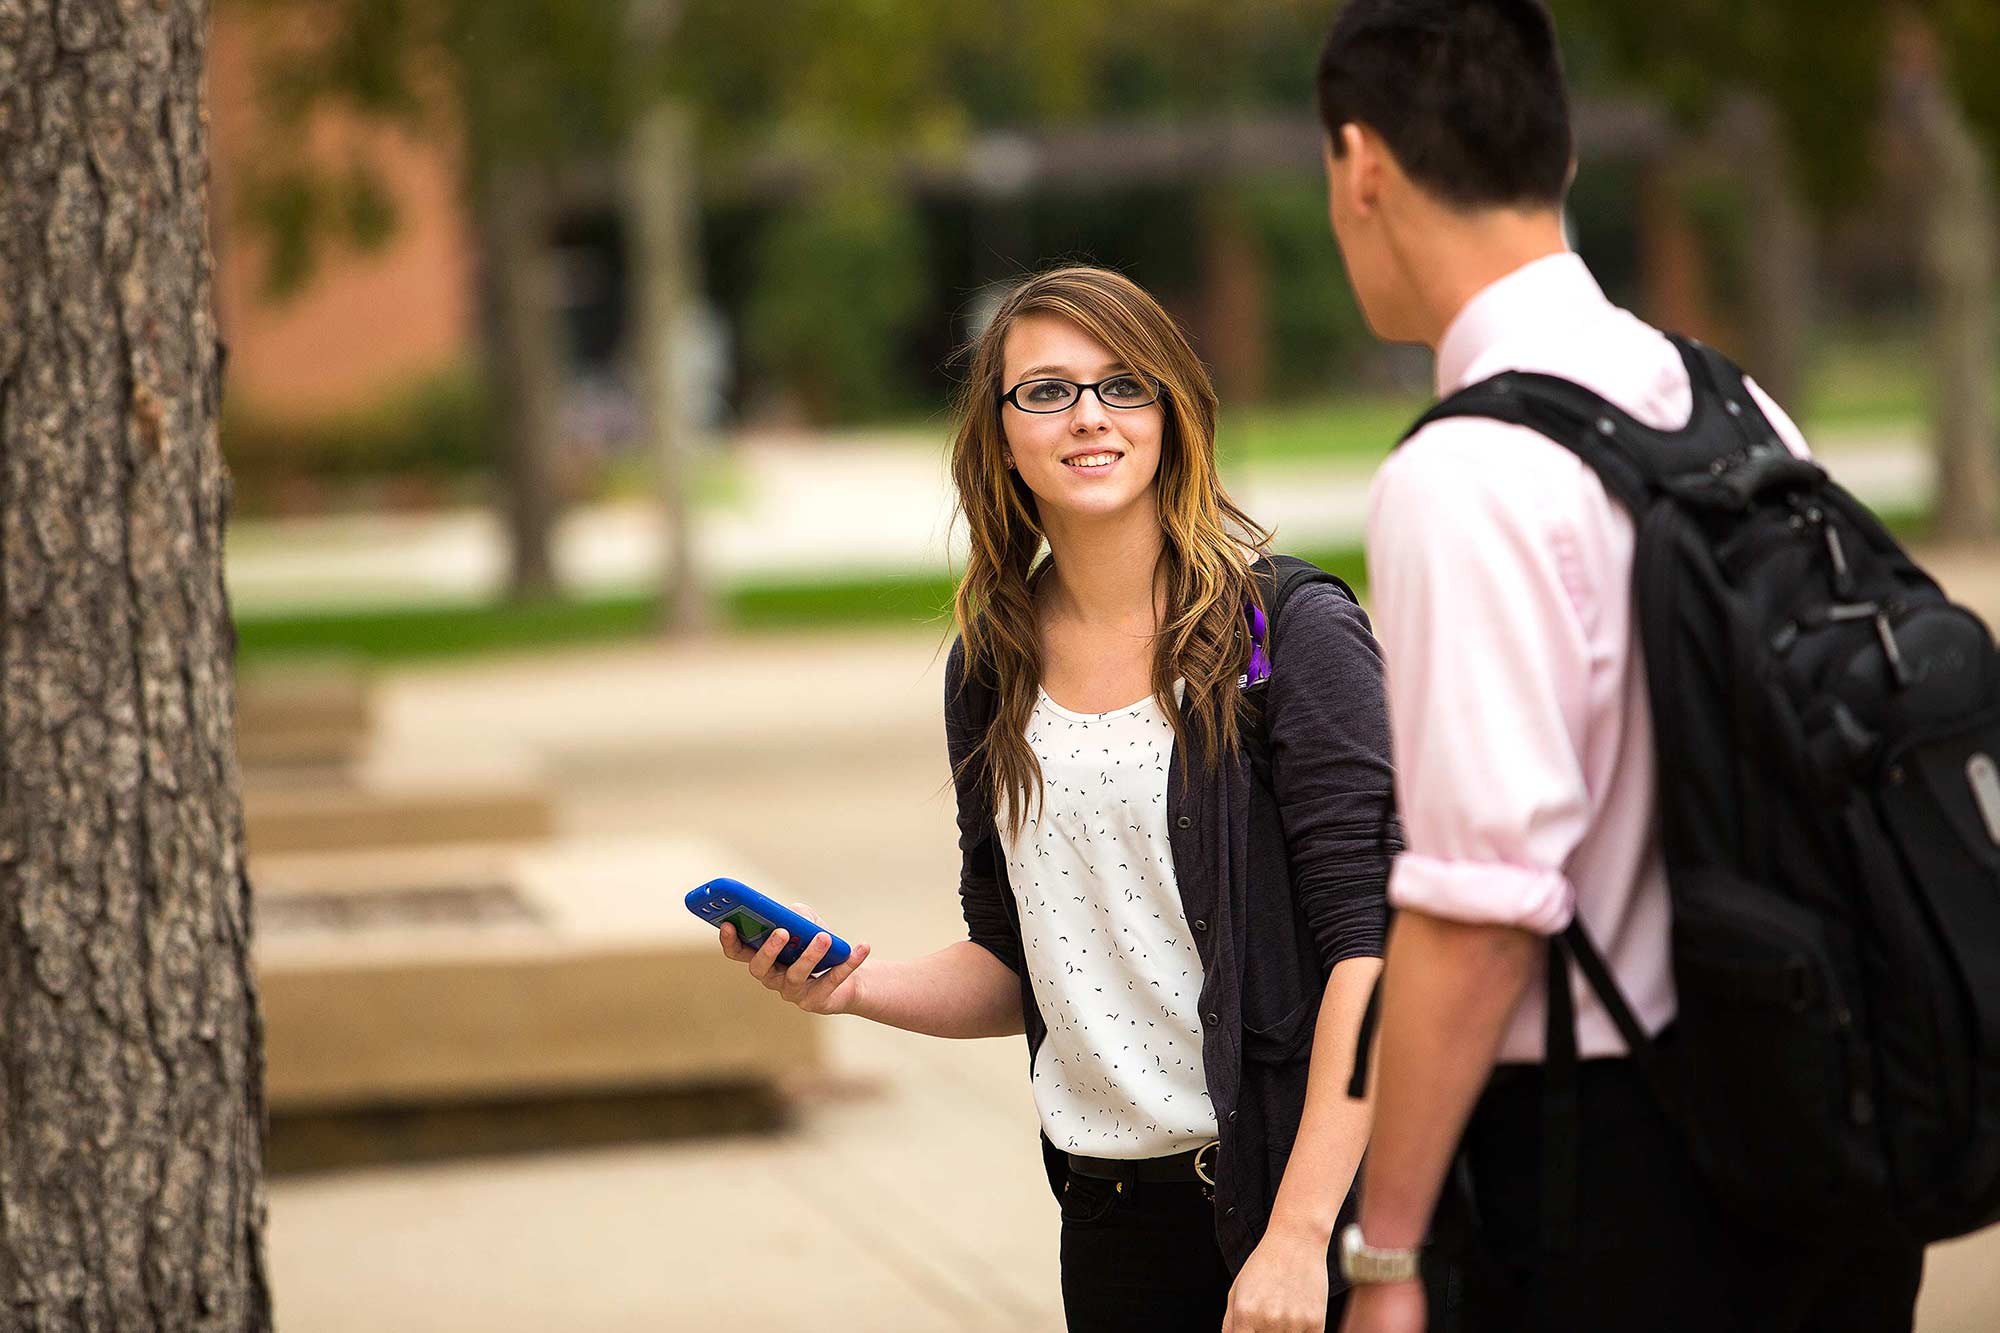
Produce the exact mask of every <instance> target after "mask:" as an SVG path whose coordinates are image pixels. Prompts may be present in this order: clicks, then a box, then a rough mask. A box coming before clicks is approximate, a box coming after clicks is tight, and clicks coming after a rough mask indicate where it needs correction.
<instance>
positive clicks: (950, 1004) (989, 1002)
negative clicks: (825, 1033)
mask: <svg viewBox="0 0 2000 1333" xmlns="http://www.w3.org/2000/svg"><path fill="white" fill-rule="evenodd" d="M854 980H855V981H858V982H861V983H862V985H861V988H860V993H859V995H858V996H857V999H856V1002H855V1005H854V1007H853V1008H852V1009H850V1010H849V1011H848V1012H850V1013H853V1014H858V1015H859V1016H860V1017H862V1018H867V1019H872V1020H873V1021H875V1022H877V1023H884V1024H887V1025H888V1026H890V1027H895V1028H902V1029H904V1030H905V1031H908V1032H921V1033H924V1034H926V1035H928V1036H932V1037H1012V1036H1018V1035H1019V1034H1020V1032H1021V981H1020V978H1019V977H1017V976H1016V975H1015V974H1014V971H1013V969H1012V968H1009V967H1008V966H1007V965H1006V964H1005V963H1003V962H1001V961H1000V960H999V959H998V958H995V957H994V956H993V954H992V953H991V952H989V951H988V950H987V949H985V948H984V947H983V946H981V945H977V944H974V943H973V942H972V941H971V940H959V941H958V942H957V943H955V944H949V945H946V946H945V947H944V948H942V949H939V950H938V951H937V952H936V953H933V954H926V955H925V956H924V957H922V958H915V959H911V960H909V961H908V962H875V961H873V960H871V961H870V962H869V963H868V964H867V965H866V966H864V967H862V968H861V969H860V970H859V971H857V972H856V973H855V974H854Z"/></svg>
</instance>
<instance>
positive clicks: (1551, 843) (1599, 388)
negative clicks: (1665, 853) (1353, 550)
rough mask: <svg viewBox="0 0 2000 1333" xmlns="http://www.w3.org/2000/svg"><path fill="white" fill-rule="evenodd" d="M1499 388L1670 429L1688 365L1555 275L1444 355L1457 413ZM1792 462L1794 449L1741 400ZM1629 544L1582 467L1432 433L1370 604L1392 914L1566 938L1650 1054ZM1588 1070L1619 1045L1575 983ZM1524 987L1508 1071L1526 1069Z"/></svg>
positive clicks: (1660, 915) (1521, 282) (1378, 487)
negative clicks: (1529, 386) (1461, 396)
mask: <svg viewBox="0 0 2000 1333" xmlns="http://www.w3.org/2000/svg"><path fill="white" fill-rule="evenodd" d="M1503 370H1530V371H1545V372H1548V373H1550V374H1555V375H1561V376H1563V377H1565V378H1567V379H1571V380H1574V381H1576V382H1577V383H1579V384H1582V385H1585V386H1586V387H1588V388H1590V389H1592V390H1594V391H1595V392H1597V393H1599V394H1602V395H1603V396H1604V397H1606V398H1608V399H1610V400H1611V401H1612V402H1614V403H1616V404H1618V405H1619V406H1620V407H1622V408H1624V409H1625V410H1626V411H1627V412H1630V413H1631V414H1632V415H1633V416H1635V417H1637V418H1638V419H1639V420H1641V421H1643V422H1646V423H1647V424H1649V425H1653V426H1657V427H1661V428H1668V429H1677V428H1679V427H1681V426H1684V425H1686V424H1687V419H1688V415H1689V412H1690V410H1691V406H1692V400H1691V395H1690V390H1689V387H1688V379H1687V372H1686V370H1685V369H1684V367H1683V366H1682V364H1681V360H1680V356H1679V354H1678V353H1676V352H1675V351H1674V348H1673V345H1672V344H1671V343H1669V342H1668V341H1667V340H1666V339H1665V338H1664V337H1663V336H1661V334H1660V333H1659V332H1658V330H1656V329H1653V328H1651V327H1650V326H1648V325H1646V324H1645V323H1643V322H1641V321H1640V320H1639V319H1638V318H1636V317H1635V316H1633V315H1631V314H1630V313H1628V312H1626V311H1624V310H1621V309H1619V308H1618V307H1616V306H1614V305H1612V304H1611V303H1610V301H1608V300H1607V299H1605V296H1604V293H1603V291H1602V290H1600V289H1599V287H1598V285H1597V283H1596V281H1595V280H1594V279H1593V278H1592V277H1591V276H1590V271H1589V270H1588V269H1586V268H1585V267H1584V265H1583V261H1582V260H1580V259H1579V258H1577V257H1576V256H1575V255H1573V254H1560V255H1552V256H1549V257H1547V258H1544V259H1539V260H1536V261H1534V262H1533V263H1530V264H1527V265H1524V266H1523V267H1521V268H1519V269H1517V270H1515V271H1514V272H1513V273H1511V274H1509V275H1507V276H1506V277H1504V278H1502V279H1500V280H1499V281H1498V282H1495V283H1493V284H1492V285H1491V286H1489V287H1487V288H1486V289H1485V290H1483V291H1481V292H1480V293H1479V294H1478V295H1477V296H1475V297H1474V298H1473V299H1472V300H1471V301H1470V302H1468V303H1467V304H1466V306H1465V308H1464V309H1463V310H1462V311H1460V312H1459V314H1458V316H1457V318H1456V319H1454V320H1453V321H1452V324H1451V327H1450V328H1449V329H1447V330H1446V332H1445V336H1444V339H1443V341H1442V342H1441V343H1440V345H1439V347H1438V357H1437V388H1438V393H1439V394H1440V395H1441V396H1442V395H1447V394H1450V393H1452V392H1454V391H1456V390H1458V389H1461V388H1463V387H1465V386H1466V385H1468V384H1472V383H1475V382H1477V381H1479V380H1483V379H1485V378H1487V377H1488V376H1490V375H1494V374H1497V373H1498V372H1500V371H1503ZM1752 392H1753V393H1755V394H1756V396H1757V401H1758V403H1759V405H1760V406H1761V407H1762V408H1763V409H1764V411H1765V412H1766V413H1767V414H1768V415H1769V416H1770V418H1771V424H1772V425H1773V426H1774V427H1775V428H1776V429H1777V431H1778V433H1779V435H1780V437H1781V438H1783V439H1784V440H1785V442H1786V444H1787V445H1788V446H1790V447H1791V448H1792V449H1793V450H1794V451H1795V452H1798V453H1800V454H1803V453H1804V452H1805V443H1804V441H1803V440H1802V439H1800V438H1799V433H1798V429H1797V427H1796V426H1794V425H1793V424H1792V422H1791V420H1790V419H1789V418H1788V417H1786V416H1785V415H1784V413H1783V412H1781V411H1779V410H1778V408H1777V407H1776V405H1775V404H1773V403H1772V402H1771V401H1770V399H1769V398H1768V397H1766V396H1765V395H1763V393H1762V392H1761V391H1759V390H1757V389H1756V387H1755V386H1754V385H1753V386H1752ZM1632 547H1633V525H1632V520H1631V518H1630V517H1629V516H1628V515H1627V514H1626V512H1625V511H1624V509H1622V508H1621V507H1620V506H1619V505H1618V503H1617V502H1616V501H1615V500H1613V499H1612V498H1611V497H1610V496H1609V495H1607V494H1606V493H1605V490H1604V487H1603V485H1602V484H1601V483H1600V482H1599V481H1598V479H1597V477H1596V475H1595V474H1594V473H1592V472H1591V471H1590V469H1589V468H1588V467H1587V466H1585V465H1584V464H1583V463H1582V462H1581V461H1580V460H1579V459H1578V458H1577V457H1576V456H1575V455H1574V454H1572V453H1570V452H1569V450H1567V449H1565V448H1564V447H1563V446H1561V445H1559V444H1556V443H1555V442H1553V441H1552V440H1549V439H1547V438H1545V437H1544V436H1542V435H1539V434H1537V433H1536V432H1534V431H1531V430H1528V429H1526V428H1524V427H1520V426H1511V425H1507V424H1504V423H1501V422H1497V421H1486V420H1479V419H1472V418H1460V419H1453V420H1447V421H1441V422H1437V423H1435V424H1433V425H1431V426H1428V427H1426V428H1425V429H1424V430H1423V431H1421V432H1420V433H1419V434H1417V435H1416V436H1415V437H1413V438H1412V439H1411V440H1410V441H1409V442H1408V443H1406V444H1404V445H1403V447H1402V448H1400V449H1398V450H1397V451H1396V452H1395V453H1394V454H1392V455H1391V456H1390V458H1389V460H1388V461H1387V462H1386V463H1384V464H1383V465H1382V468H1381V470H1380V471H1379V472H1378V473H1377V474H1376V477H1375V483H1374V488H1373V491H1372V493H1371V495H1370V503H1369V517H1368V570H1369V583H1370V589H1371V595H1370V600H1371V603H1372V610H1373V612H1374V616H1375V621H1376V630H1377V633H1378V634H1379V636H1380V639H1381V643H1382V648H1383V654H1384V657H1385V659H1386V663H1387V685H1388V695H1389V719H1390V725H1391V734H1392V745H1393V752H1394V757H1395V764H1396V784H1397V794H1398V801H1399V805H1400V810H1401V814H1402V819H1403V830H1404V838H1405V841H1406V846H1407V849H1408V850H1406V851H1405V852H1404V853H1403V854H1402V855H1401V856H1400V857H1398V858H1397V860H1396V864H1395V867H1394V869H1393V871H1392V872H1391V875H1390V880H1389V899H1390V901H1391V902H1392V903H1394V904H1395V905H1396V906H1397V907H1399V908H1407V909H1410V910H1412V911H1418V912H1424V913H1428V914H1429V915H1432V916H1437V917H1446V918H1449V919H1452V920H1456V921H1468V922H1489V923H1495V924H1501V925H1509V926H1518V927H1522V928H1524V929H1527V930H1532V931H1535V932H1537V933H1539V934H1545V935H1547V934H1555V933H1557V932H1559V931H1561V930H1562V929H1563V928H1564V926H1566V925H1567V924H1568V923H1569V921H1570V918H1571V916H1572V915H1577V916H1580V917H1581V919H1582V921H1583V924H1584V927H1585V929H1586V930H1588V931H1589V932H1590V936H1591V938H1592V940H1594V941H1595V942H1596V944H1597V945H1598V948H1599V949H1600V950H1601V951H1602V952H1603V953H1604V955H1605V957H1606V959H1607V960H1608V962H1609V963H1610V966H1611V969H1612V971H1613V972H1614V973H1615V974H1616V975H1617V977H1618V980H1619V984H1620V985H1621V986H1622V987H1623V988H1624V990H1625V994H1626V996H1627V998H1629V999H1630V1000H1631V1002H1632V1005H1633V1008H1634V1010H1635V1011H1636V1012H1637V1014H1638V1017H1639V1019H1640V1021H1641V1022H1642V1023H1644V1024H1645V1025H1646V1027H1647V1029H1648V1030H1649V1031H1654V1032H1657V1031H1658V1030H1659V1029H1660V1028H1662V1027H1663V1026H1665V1025H1666V1023H1667V1022H1668V1021H1669V1020H1670V1019H1671V1018H1672V1017H1673V1015H1674V983H1673V975H1672V972H1671V970H1670V968H1669V965H1668V924H1669V917H1668V901H1667V886H1666V874H1665V868H1664V866H1663V864H1662V862H1661V859H1660V849H1659V837H1658V821H1657V817H1656V814H1655V809H1654V773H1653V727H1652V717H1651V709H1650V707H1649V705H1648V703H1647V698H1646V680H1645V673H1644V663H1643V661H1642V659H1641V656H1640V653H1639V646H1638V642H1637V638H1636V626H1635V622H1634V620H1633V617H1632V603H1631V596H1630V589H1631V583H1632ZM1572 983H1573V989H1574V991H1575V994H1576V1007H1577V1039H1578V1047H1579V1049H1580V1051H1581V1052H1582V1054H1583V1055H1584V1056H1586V1057H1589V1056H1604V1055H1618V1054H1622V1053H1623V1051H1624V1043H1623V1041H1621V1040H1620V1038H1619V1037H1618V1034H1617V1031H1616V1029H1615V1028H1614V1027H1613V1026H1612V1023H1611V1020H1610V1018H1609V1016H1608V1015H1606V1014H1605V1012H1604V1010H1603V1007H1602V1006H1601V1005H1599V1004H1598V1003H1597V1000H1596V997H1595V996H1594V995H1592V994H1590V993H1589V988H1588V987H1587V985H1586V984H1585V983H1584V981H1583V978H1582V976H1581V975H1580V974H1576V975H1573V976H1572ZM1544 1009H1545V1002H1544V999H1543V983H1542V981H1541V979H1540V975H1539V973H1538V974H1537V978H1536V981H1535V984H1534V985H1533V986H1532V987H1531V988H1530V990H1529V992H1528V995H1527V997H1526V998H1525V999H1524V1000H1523V1001H1522V1003H1521V1005H1520V1006H1519V1008H1518V1009H1516V1011H1515V1013H1514V1015H1513V1017H1512V1018H1511V1020H1510V1021H1509V1024H1508V1027H1507V1030H1506V1034H1505V1037H1504V1039H1503V1040H1502V1043H1501V1047H1500V1056H1499V1058H1500V1059H1501V1060H1502V1061H1539V1060H1540V1059H1541V1056H1542V1044H1543V1043H1542V1024H1543V1013H1544Z"/></svg>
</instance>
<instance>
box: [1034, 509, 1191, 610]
mask: <svg viewBox="0 0 2000 1333" xmlns="http://www.w3.org/2000/svg"><path fill="white" fill-rule="evenodd" d="M1147 500H1148V502H1146V503H1142V504H1137V505H1133V506H1132V507H1131V508H1130V509H1129V510H1128V511H1126V512H1125V513H1123V514H1117V515H1109V516H1104V517H1092V518H1090V519H1088V520H1085V521H1077V520H1067V521H1065V520H1063V519H1060V518H1058V519H1057V520H1056V521H1054V522H1048V523H1045V524H1044V525H1043V531H1044V533H1046V535H1047V536H1048V539H1049V553H1050V555H1051V556H1052V557H1053V558H1054V561H1055V568H1054V569H1053V570H1052V571H1051V579H1050V581H1051V584H1052V586H1051V587H1050V589H1049V594H1050V603H1049V609H1050V610H1051V611H1053V612H1055V613H1056V614H1059V615H1061V616H1063V617H1064V618H1066V619H1069V620H1072V621H1075V622H1077V623H1079V624H1083V625H1092V626H1104V627H1107V628H1108V627H1112V626H1120V627H1129V626H1130V625H1131V624H1132V623H1133V622H1134V621H1139V622H1141V623H1143V624H1144V625H1145V626H1146V632H1148V633H1151V632H1152V630H1153V629H1154V628H1155V627H1156V626H1157V623H1158V619H1159V614H1160V601H1161V596H1162V594H1163V593H1164V591H1165V590H1164V588H1163V587H1162V586H1161V582H1160V552H1161V550H1162V548H1163V546H1164V542H1163V540H1162V537H1161V533H1160V521H1159V518H1158V516H1157V515H1156V513H1155V512H1154V509H1153V506H1152V504H1151V503H1150V500H1151V497H1150V496H1148V497H1147Z"/></svg>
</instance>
